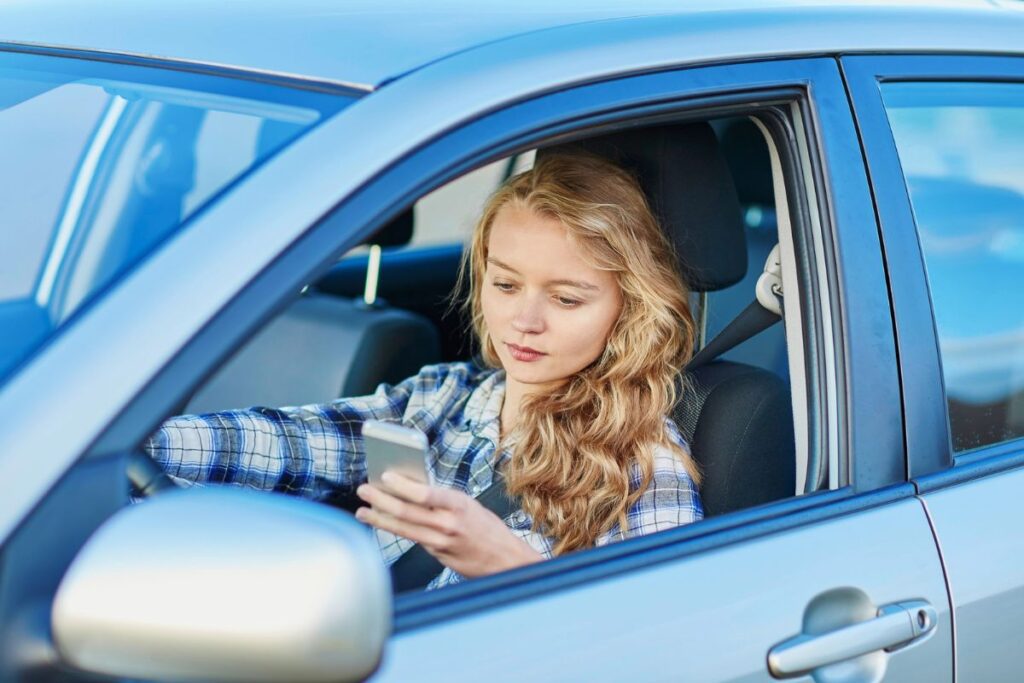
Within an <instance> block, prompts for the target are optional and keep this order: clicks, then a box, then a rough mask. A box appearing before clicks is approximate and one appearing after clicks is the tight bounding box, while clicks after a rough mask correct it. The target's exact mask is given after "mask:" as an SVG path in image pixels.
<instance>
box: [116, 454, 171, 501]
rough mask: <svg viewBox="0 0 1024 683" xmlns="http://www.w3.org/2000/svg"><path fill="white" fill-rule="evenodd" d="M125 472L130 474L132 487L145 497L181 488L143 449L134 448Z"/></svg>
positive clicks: (129, 479)
mask: <svg viewBox="0 0 1024 683" xmlns="http://www.w3.org/2000/svg"><path fill="white" fill-rule="evenodd" d="M125 474H127V475H128V481H130V482H131V484H132V487H133V488H134V489H135V491H136V492H137V493H138V495H139V496H141V497H143V498H148V497H149V496H152V495H156V494H158V493H162V492H164V491H169V490H172V489H176V488H179V486H178V484H176V483H174V480H173V479H171V478H170V476H168V474H167V473H166V472H164V470H163V468H162V467H160V465H158V464H156V461H155V460H153V458H151V457H149V455H148V454H147V453H145V452H144V451H142V450H134V451H132V452H131V453H130V454H129V455H128V464H127V466H126V467H125Z"/></svg>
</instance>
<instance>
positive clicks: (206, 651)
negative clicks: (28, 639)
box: [51, 487, 391, 683]
mask: <svg viewBox="0 0 1024 683" xmlns="http://www.w3.org/2000/svg"><path fill="white" fill-rule="evenodd" d="M51 626H52V633H53V639H54V644H55V646H56V649H57V651H58V652H59V653H60V656H61V659H62V660H63V661H64V662H65V663H67V664H68V665H70V666H73V667H75V668H77V669H81V670H84V671H90V672H94V673H100V674H105V675H110V676H115V677H124V678H145V679H154V680H176V681H180V680H189V679H192V680H204V681H210V680H214V681H282V680H287V681H294V682H296V683H299V682H305V681H308V682H309V683H313V682H320V681H361V680H364V679H365V678H366V677H367V676H369V675H370V674H371V673H372V672H373V671H374V670H375V669H376V667H377V665H378V663H379V662H380V658H381V655H382V653H383V649H384V644H385V642H386V640H387V637H388V635H389V633H390V630H391V585H390V577H389V575H388V572H387V570H386V569H385V567H384V564H383V562H382V561H381V559H380V552H379V550H378V548H377V544H376V542H375V541H374V537H373V535H372V533H371V532H370V531H369V530H368V529H367V528H366V527H364V526H362V525H361V524H359V523H358V522H356V521H355V519H354V518H353V517H352V516H351V515H348V514H345V513H343V512H341V511H339V510H336V509H334V508H330V507H327V506H325V505H319V504H316V503H313V502H310V501H306V500H300V499H296V498H292V497H290V496H285V495H280V494H272V493H261V492H254V491H245V490H240V489H235V488H228V487H211V488H204V489H191V490H180V491H174V492H170V493H166V494H162V495H159V496H155V497H153V498H151V499H148V500H146V501H145V502H143V503H141V504H138V505H134V506H131V507H128V508H125V509H123V510H121V511H119V512H118V513H117V514H115V515H114V516H112V517H111V518H110V519H109V520H107V521H106V522H105V523H104V524H103V525H102V526H101V527H100V528H99V529H98V530H97V531H96V533H95V534H94V535H93V536H92V537H91V538H90V539H89V540H88V541H87V542H86V544H85V546H84V547H83V548H82V550H81V551H80V552H79V554H78V555H77V557H76V558H75V559H74V561H73V562H72V564H71V566H70V567H69V568H68V571H67V573H66V574H65V576H64V578H63V580H62V581H61V584H60V587H59V588H58V591H57V594H56V597H55V599H54V603H53V610H52V613H51Z"/></svg>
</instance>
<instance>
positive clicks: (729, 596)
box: [371, 499, 952, 683]
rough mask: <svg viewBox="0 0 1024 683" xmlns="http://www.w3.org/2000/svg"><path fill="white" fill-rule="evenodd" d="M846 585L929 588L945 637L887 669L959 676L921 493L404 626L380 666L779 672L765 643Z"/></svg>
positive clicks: (403, 672)
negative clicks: (422, 625)
mask: <svg viewBox="0 0 1024 683" xmlns="http://www.w3.org/2000/svg"><path fill="white" fill-rule="evenodd" d="M809 548H814V551H815V556H814V557H813V559H812V558H810V557H808V556H807V554H806V552H807V549H809ZM838 588H852V589H856V590H861V591H863V592H864V593H865V594H866V595H867V596H868V597H869V598H870V599H871V601H872V602H873V603H874V604H876V605H882V604H887V603H891V602H897V601H900V600H905V599H909V598H911V597H915V598H922V599H925V600H928V601H930V602H931V603H932V604H933V606H934V607H935V608H936V610H937V611H938V613H939V614H940V623H939V626H938V629H937V630H936V632H935V635H934V637H932V638H931V639H929V640H927V641H925V642H922V643H921V644H919V645H917V646H914V647H911V648H908V649H907V650H905V651H902V652H898V653H895V654H893V655H889V656H888V659H889V661H888V666H887V672H886V673H887V675H886V677H885V679H884V680H886V681H921V680H928V681H940V680H951V678H952V675H951V672H952V645H951V628H950V620H949V606H948V603H947V602H946V591H945V585H944V583H943V578H942V568H941V565H940V563H939V557H938V553H937V551H936V549H935V545H934V543H933V542H932V539H931V534H930V532H929V530H928V523H927V519H926V518H925V515H924V511H923V510H922V508H921V505H920V503H919V502H918V501H916V500H913V499H910V500H904V501H901V502H897V503H893V504H890V505H885V506H882V507H879V508H876V509H873V510H869V511H862V512H859V513H857V514H856V515H849V516H845V517H840V518H838V519H835V520H831V521H828V522H825V523H821V524H816V525H810V526H807V527H802V528H800V529H797V530H791V531H788V532H784V533H780V534H775V535H770V536H765V537H764V538H761V539H758V540H754V541H751V542H747V543H743V544H739V545H736V546H730V547H726V548H722V549H719V550H717V551H715V552H710V553H705V554H702V555H699V556H695V557H692V558H686V559H683V560H678V561H673V562H669V563H664V564H657V565H653V566H650V567H649V568H645V569H641V570H637V571H634V572H632V573H629V574H626V575H622V576H620V577H617V578H614V579H609V580H605V581H601V582H595V583H591V584H587V585H583V586H580V587H576V588H573V589H568V590H562V591H557V592H554V593H552V594H550V595H547V596H542V597H538V598H535V599H532V600H529V601H520V602H518V603H516V604H513V605H509V606H507V607H504V608H502V609H490V610H487V611H484V612H480V613H477V614H475V615H470V616H468V617H465V618H462V619H457V620H452V621H450V622H446V623H442V624H437V625H434V627H432V628H429V629H418V630H411V631H409V632H403V633H401V634H399V635H397V636H396V637H395V638H394V639H393V640H392V641H391V643H390V644H389V647H388V650H387V651H386V652H385V655H384V662H383V663H382V665H381V669H380V672H379V673H378V674H377V675H376V676H374V677H373V678H371V680H372V681H375V682H378V681H379V682H380V683H384V682H385V681H408V680H417V681H424V682H425V683H426V682H427V681H450V682H452V683H455V682H456V681H475V680H479V679H480V677H481V676H482V675H483V674H482V672H486V677H487V679H488V680H494V681H496V682H497V681H519V680H524V679H541V680H545V679H547V678H548V675H546V674H550V672H552V671H562V672H564V675H561V676H559V679H560V680H573V681H577V680H578V681H598V680H604V681H621V680H638V681H675V680H694V681H712V680H713V681H722V682H723V683H724V682H726V681H744V682H750V683H752V682H753V681H765V682H767V681H772V680H774V679H773V678H772V677H771V676H769V674H768V672H767V670H766V667H765V657H766V653H767V651H768V650H769V649H770V648H771V647H772V646H773V645H775V644H776V643H779V642H781V641H783V640H785V639H787V638H789V637H790V636H794V635H796V634H797V633H799V632H800V630H801V621H802V618H803V613H804V610H805V607H806V606H807V605H808V604H809V603H810V602H811V601H812V600H813V599H814V598H815V597H817V596H820V595H822V594H824V593H827V592H828V591H831V590H834V589H838ZM428 663H429V664H428ZM823 680H825V679H823ZM852 680H856V679H852Z"/></svg>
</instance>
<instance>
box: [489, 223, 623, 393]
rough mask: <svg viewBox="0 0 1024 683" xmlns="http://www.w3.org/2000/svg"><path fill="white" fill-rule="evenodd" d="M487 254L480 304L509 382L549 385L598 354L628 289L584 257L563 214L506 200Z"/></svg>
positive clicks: (530, 388)
mask: <svg viewBox="0 0 1024 683" xmlns="http://www.w3.org/2000/svg"><path fill="white" fill-rule="evenodd" d="M487 255H488V258H487V269H486V271H485V273H484V278H483V290H482V291H481V297H480V299H481V307H482V309H483V316H484V320H485V321H486V323H487V329H488V330H489V332H490V335H491V340H492V342H493V344H494V349H495V351H497V353H498V357H499V358H500V359H501V364H502V367H504V368H505V372H506V376H507V377H508V380H509V381H510V382H517V383H520V384H522V385H526V386H524V387H523V388H524V389H526V390H527V391H536V390H538V389H543V388H547V387H550V386H554V385H557V384H559V383H561V382H562V381H563V380H565V379H566V378H568V377H571V376H572V375H574V374H575V373H577V372H579V371H580V370H582V369H583V368H585V367H587V366H588V365H590V364H591V363H593V362H594V361H595V360H596V359H597V358H598V357H600V355H601V353H602V352H603V351H604V347H605V344H606V342H607V341H608V335H609V333H610V332H611V329H612V327H613V326H614V324H615V321H616V320H618V317H619V313H620V312H621V311H622V293H621V292H620V291H619V285H618V282H617V281H616V279H615V276H614V275H612V274H611V273H609V272H607V271H603V270H598V269H597V268H594V267H593V266H590V265H588V264H587V263H586V262H585V261H584V260H583V258H582V257H581V254H580V252H579V250H578V249H577V248H576V247H575V246H574V245H573V244H572V243H570V242H569V238H568V236H567V234H566V230H565V227H564V226H563V225H562V223H561V221H559V220H557V219H554V218H547V217H544V216H541V215H538V214H537V213H535V212H534V211H532V210H531V209H528V208H522V207H515V206H511V205H508V204H506V205H505V206H504V207H502V208H501V209H500V210H499V211H498V214H497V215H496V216H495V218H494V223H493V224H492V226H491V234H490V239H489V241H488V245H487Z"/></svg>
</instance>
